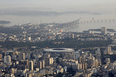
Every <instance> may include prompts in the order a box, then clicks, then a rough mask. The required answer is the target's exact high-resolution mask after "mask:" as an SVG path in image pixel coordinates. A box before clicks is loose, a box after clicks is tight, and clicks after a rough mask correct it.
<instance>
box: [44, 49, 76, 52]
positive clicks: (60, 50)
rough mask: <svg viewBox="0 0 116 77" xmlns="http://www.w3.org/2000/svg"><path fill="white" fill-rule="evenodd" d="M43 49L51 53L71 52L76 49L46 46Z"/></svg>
mask: <svg viewBox="0 0 116 77" xmlns="http://www.w3.org/2000/svg"><path fill="white" fill-rule="evenodd" d="M43 51H44V52H49V53H71V52H74V49H72V48H46V49H44V50H43Z"/></svg>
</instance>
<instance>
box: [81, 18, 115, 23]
mask: <svg viewBox="0 0 116 77" xmlns="http://www.w3.org/2000/svg"><path fill="white" fill-rule="evenodd" d="M115 21H116V19H99V20H89V21H87V20H86V21H79V24H86V23H100V22H115Z"/></svg>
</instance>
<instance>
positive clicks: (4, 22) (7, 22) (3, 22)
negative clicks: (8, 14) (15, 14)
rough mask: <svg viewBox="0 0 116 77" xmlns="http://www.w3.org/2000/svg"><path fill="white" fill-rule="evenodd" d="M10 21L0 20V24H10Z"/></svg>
mask: <svg viewBox="0 0 116 77" xmlns="http://www.w3.org/2000/svg"><path fill="white" fill-rule="evenodd" d="M10 23H11V22H10V21H3V20H2V21H0V24H10Z"/></svg>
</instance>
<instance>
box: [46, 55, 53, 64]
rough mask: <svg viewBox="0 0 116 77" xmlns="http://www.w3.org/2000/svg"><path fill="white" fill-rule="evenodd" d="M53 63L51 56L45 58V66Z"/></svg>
mask: <svg viewBox="0 0 116 77" xmlns="http://www.w3.org/2000/svg"><path fill="white" fill-rule="evenodd" d="M50 64H53V57H51V58H47V59H46V66H48V65H50Z"/></svg>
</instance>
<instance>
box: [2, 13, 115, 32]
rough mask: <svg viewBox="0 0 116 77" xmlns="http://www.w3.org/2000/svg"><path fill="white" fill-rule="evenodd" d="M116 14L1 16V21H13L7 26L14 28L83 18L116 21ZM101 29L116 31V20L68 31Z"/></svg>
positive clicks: (72, 28) (76, 26)
mask: <svg viewBox="0 0 116 77" xmlns="http://www.w3.org/2000/svg"><path fill="white" fill-rule="evenodd" d="M115 17H116V16H115V14H112V15H111V14H104V15H91V14H90V15H88V14H64V15H58V16H15V15H3V16H0V18H1V20H6V21H11V24H7V25H5V26H13V25H18V24H26V23H35V24H40V23H52V22H55V23H66V22H70V21H73V20H77V19H79V18H81V20H80V21H84V20H85V21H88V20H92V18H94V19H95V20H99V19H115ZM101 27H106V28H110V29H116V20H115V21H114V22H112V21H111V22H98V23H97V22H96V23H85V24H77V25H75V26H73V27H71V28H69V29H67V30H68V31H75V32H76V31H78V32H82V31H83V30H88V29H98V28H101Z"/></svg>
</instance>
